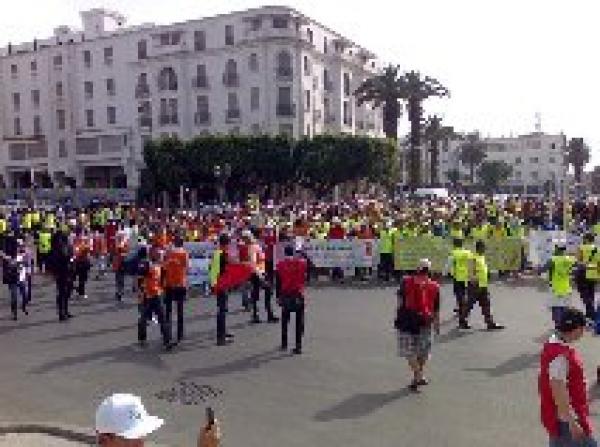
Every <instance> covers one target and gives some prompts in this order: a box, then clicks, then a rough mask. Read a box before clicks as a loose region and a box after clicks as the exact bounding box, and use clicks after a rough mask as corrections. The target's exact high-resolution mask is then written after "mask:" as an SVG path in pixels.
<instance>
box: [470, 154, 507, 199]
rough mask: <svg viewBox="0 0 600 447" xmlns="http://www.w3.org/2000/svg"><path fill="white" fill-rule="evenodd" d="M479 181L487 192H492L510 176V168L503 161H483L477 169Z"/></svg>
mask: <svg viewBox="0 0 600 447" xmlns="http://www.w3.org/2000/svg"><path fill="white" fill-rule="evenodd" d="M478 174H479V179H480V180H481V183H482V186H483V187H484V189H485V190H486V191H487V192H490V193H491V192H494V191H496V190H497V188H498V186H499V185H501V184H502V183H504V182H505V181H507V180H508V178H509V177H510V176H511V175H512V166H510V165H509V164H507V163H506V162H504V161H498V160H494V161H484V162H483V163H481V166H480V167H479V172H478Z"/></svg>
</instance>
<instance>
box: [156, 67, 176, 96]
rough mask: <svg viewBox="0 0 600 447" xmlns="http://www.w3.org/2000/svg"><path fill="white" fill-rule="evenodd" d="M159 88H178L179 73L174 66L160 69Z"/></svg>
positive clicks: (173, 89)
mask: <svg viewBox="0 0 600 447" xmlns="http://www.w3.org/2000/svg"><path fill="white" fill-rule="evenodd" d="M158 89H159V90H160V91H164V90H171V91H176V90H177V74H175V70H173V68H172V67H165V68H163V69H162V70H161V71H160V74H159V75H158Z"/></svg>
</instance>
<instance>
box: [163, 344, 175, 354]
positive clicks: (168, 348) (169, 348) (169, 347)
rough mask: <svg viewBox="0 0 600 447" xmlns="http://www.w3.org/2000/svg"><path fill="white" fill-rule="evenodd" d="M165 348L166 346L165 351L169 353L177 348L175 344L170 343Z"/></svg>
mask: <svg viewBox="0 0 600 447" xmlns="http://www.w3.org/2000/svg"><path fill="white" fill-rule="evenodd" d="M164 346H165V351H167V352H169V351H172V350H173V348H174V347H175V343H172V342H169V343H167V344H165V345H164Z"/></svg>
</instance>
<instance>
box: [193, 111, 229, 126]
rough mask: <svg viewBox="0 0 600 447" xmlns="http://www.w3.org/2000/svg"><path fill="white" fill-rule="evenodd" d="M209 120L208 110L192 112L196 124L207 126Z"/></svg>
mask: <svg viewBox="0 0 600 447" xmlns="http://www.w3.org/2000/svg"><path fill="white" fill-rule="evenodd" d="M238 112H239V110H238ZM238 116H239V113H238ZM210 122H211V119H210V112H196V113H195V114H194V124H196V126H207V125H210Z"/></svg>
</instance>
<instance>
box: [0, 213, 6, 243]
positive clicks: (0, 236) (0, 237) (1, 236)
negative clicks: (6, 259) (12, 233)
mask: <svg viewBox="0 0 600 447" xmlns="http://www.w3.org/2000/svg"><path fill="white" fill-rule="evenodd" d="M7 231H8V221H7V220H6V216H5V215H4V213H0V251H5V238H6V232H7Z"/></svg>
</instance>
